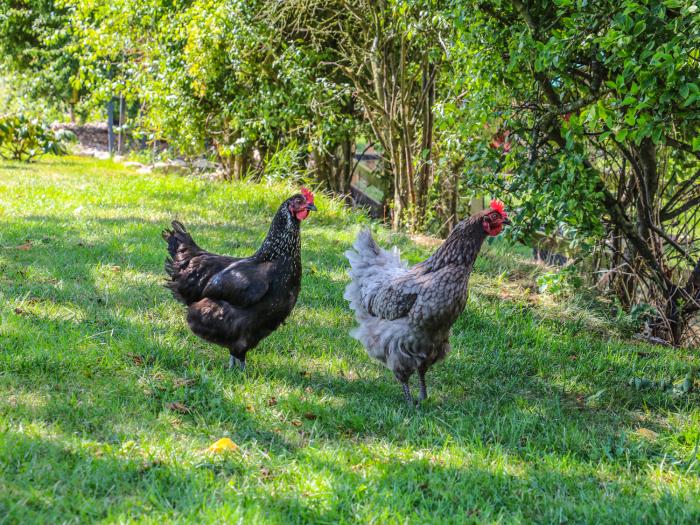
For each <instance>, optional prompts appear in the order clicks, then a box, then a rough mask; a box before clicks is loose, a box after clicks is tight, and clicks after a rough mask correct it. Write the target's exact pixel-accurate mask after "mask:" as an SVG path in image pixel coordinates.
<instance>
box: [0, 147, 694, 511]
mask: <svg viewBox="0 0 700 525" xmlns="http://www.w3.org/2000/svg"><path fill="white" fill-rule="evenodd" d="M290 193H291V190H290V188H288V187H283V186H263V185H251V184H225V183H216V182H208V181H203V180H197V179H193V178H184V177H178V176H173V175H145V176H144V175H137V174H136V173H135V172H134V171H133V170H130V169H128V168H125V167H122V166H120V165H118V164H114V163H111V162H106V161H95V160H85V159H78V158H62V159H52V158H46V159H43V160H41V161H39V162H37V163H35V164H32V165H23V164H17V163H1V164H0V523H22V524H28V523H76V522H85V523H95V522H99V523H127V522H128V523H137V522H138V523H159V524H160V523H164V522H167V523H170V522H179V523H186V522H187V523H234V522H245V523H280V524H291V523H329V524H330V523H356V522H361V523H369V522H371V523H380V524H386V523H407V522H413V523H484V522H486V523H621V524H622V523H624V524H628V523H688V524H697V523H699V522H700V455H699V454H698V440H699V438H700V408H699V404H700V403H699V401H700V394H698V393H697V392H695V393H691V394H689V395H685V396H680V397H672V396H669V395H667V394H664V393H661V392H658V391H654V390H648V391H640V392H637V391H635V390H634V389H633V388H631V387H629V386H628V385H627V383H628V380H629V379H630V378H632V377H646V378H649V379H653V380H658V379H664V378H669V377H670V378H673V379H681V378H682V377H683V376H684V374H685V373H686V371H687V369H688V367H689V365H692V364H694V363H695V364H697V363H698V360H697V355H698V353H697V350H695V351H694V352H693V351H689V350H674V349H667V348H661V347H652V346H648V345H640V344H633V343H630V342H626V341H624V340H621V339H619V338H618V337H616V336H615V332H614V331H613V330H612V327H611V326H609V325H608V324H607V323H606V322H605V321H604V320H602V319H600V318H598V317H599V316H596V314H595V313H594V311H592V310H591V309H589V308H586V307H585V306H583V302H582V300H570V301H568V302H567V301H562V302H561V303H557V302H556V301H554V300H553V299H551V298H549V297H547V296H540V295H538V294H537V293H536V292H533V291H532V290H533V289H534V285H533V284H532V275H533V272H536V271H538V270H537V268H536V267H534V265H532V264H531V263H529V262H528V261H527V260H526V259H527V258H526V253H527V252H526V251H524V250H523V249H521V248H516V247H512V246H508V245H507V244H506V242H505V241H503V240H499V241H496V242H494V243H491V244H490V245H488V246H486V247H485V249H484V251H483V252H482V255H481V256H480V259H479V262H478V264H477V267H476V270H475V273H474V275H473V276H472V284H471V294H470V299H469V302H468V305H467V309H466V311H465V312H464V314H463V315H462V316H461V318H460V319H459V321H458V322H457V324H456V325H455V327H454V336H453V340H452V341H453V345H452V346H453V353H452V354H451V355H449V356H448V358H447V360H446V361H444V362H443V363H440V364H439V365H437V366H435V367H434V368H433V369H432V370H431V372H429V374H428V388H429V395H430V399H429V400H428V402H427V403H426V404H425V405H424V406H422V407H421V408H420V409H418V410H411V409H409V408H408V407H406V406H405V405H404V402H403V397H402V394H401V389H400V387H399V385H398V383H397V382H396V381H395V380H394V379H393V376H392V375H391V374H390V372H388V371H387V370H385V369H384V368H382V367H381V366H380V365H378V364H377V363H375V362H373V361H371V360H370V359H369V358H368V357H367V356H366V354H365V352H364V350H363V349H362V348H361V346H360V345H359V343H358V342H357V341H355V340H354V339H352V338H350V336H349V335H348V331H349V330H350V328H351V327H352V325H353V319H352V316H351V313H350V311H349V309H348V307H347V305H346V303H345V301H344V300H343V299H342V291H343V289H344V287H345V284H346V282H347V276H346V269H347V261H346V260H345V258H344V256H343V252H344V251H345V250H346V249H347V248H348V247H349V245H350V243H351V241H352V239H353V238H354V236H355V234H356V233H357V231H358V229H359V227H360V226H361V225H365V224H367V220H366V219H364V218H362V217H361V216H360V215H357V214H353V213H351V212H348V211H346V210H344V209H343V208H342V207H341V206H340V205H338V204H337V203H334V202H332V201H329V200H328V199H324V198H321V197H319V198H318V199H317V200H318V204H319V210H320V211H319V212H318V213H317V214H313V215H312V216H311V218H310V219H309V220H308V221H306V222H305V223H304V225H303V227H302V230H303V231H302V246H303V266H304V281H303V287H302V292H301V296H300V298H299V301H298V303H297V308H296V309H295V311H294V313H293V314H292V316H291V317H290V319H289V320H288V322H287V323H286V324H285V325H284V326H283V327H281V328H280V329H279V330H278V331H276V332H275V333H274V334H273V335H272V336H270V337H269V338H268V339H266V340H265V341H263V343H262V344H261V345H260V346H259V347H258V348H257V349H255V350H254V351H252V352H251V353H250V354H249V358H248V365H249V370H248V371H247V372H246V373H245V374H243V373H240V372H228V371H227V370H225V365H226V364H227V361H228V356H227V353H226V351H225V350H223V349H221V348H218V347H215V346H213V345H210V344H207V343H205V342H203V341H201V340H199V339H197V338H196V337H195V336H193V335H192V334H191V333H190V332H189V330H188V328H187V325H186V323H185V320H184V315H183V308H182V307H181V305H179V304H178V303H176V302H175V301H174V300H173V299H172V297H170V295H169V294H168V292H167V290H166V289H165V288H163V287H162V286H161V285H162V283H163V278H164V274H163V260H164V257H165V244H164V243H163V241H162V240H161V238H160V231H161V229H162V228H163V227H164V226H166V225H167V224H168V223H169V222H170V220H171V219H173V218H178V219H180V220H181V221H182V222H184V223H185V225H187V226H188V227H189V229H190V231H191V232H192V234H193V236H194V237H195V239H196V240H197V242H198V243H199V244H201V245H202V246H203V247H205V248H207V249H209V250H212V251H218V252H223V253H232V254H239V255H243V254H250V253H252V252H253V251H254V250H255V249H256V248H257V246H258V244H259V243H260V242H261V240H262V239H263V237H264V235H265V233H266V231H267V227H268V224H269V220H270V219H271V217H272V215H273V213H274V211H275V210H276V208H277V206H278V205H279V203H280V202H281V200H283V198H286V196H288V195H289V194H290ZM380 238H381V240H382V241H383V242H384V243H387V244H388V243H391V242H394V243H398V244H399V245H400V246H401V247H402V250H403V251H404V253H405V255H406V257H407V258H408V259H410V260H411V261H412V262H416V261H418V260H420V258H422V257H424V256H425V255H426V254H427V253H428V251H429V250H430V249H429V248H425V247H421V246H419V245H416V244H414V243H412V242H411V241H410V240H408V239H406V238H403V237H398V236H396V237H392V236H391V235H390V234H389V233H386V232H383V231H382V233H380ZM693 354H694V355H693ZM414 388H415V386H414ZM696 390H697V389H696ZM225 436H228V437H230V438H231V439H232V440H233V441H234V442H235V443H236V444H237V445H238V447H239V448H238V450H237V451H235V452H231V453H226V454H218V455H213V454H211V453H209V452H208V451H207V448H208V446H209V445H211V444H212V443H213V442H214V441H216V440H217V439H219V438H221V437H225Z"/></svg>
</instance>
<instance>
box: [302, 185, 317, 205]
mask: <svg viewBox="0 0 700 525" xmlns="http://www.w3.org/2000/svg"><path fill="white" fill-rule="evenodd" d="M301 194H302V195H303V196H304V198H305V199H306V202H308V203H309V204H313V203H314V194H313V193H311V191H309V190H307V189H306V188H302V189H301Z"/></svg>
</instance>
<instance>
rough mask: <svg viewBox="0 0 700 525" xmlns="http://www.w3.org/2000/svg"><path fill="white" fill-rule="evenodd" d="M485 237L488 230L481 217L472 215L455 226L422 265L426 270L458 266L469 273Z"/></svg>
mask: <svg viewBox="0 0 700 525" xmlns="http://www.w3.org/2000/svg"><path fill="white" fill-rule="evenodd" d="M485 239H486V232H485V231H484V229H483V226H482V225H481V217H480V216H472V217H470V218H468V219H466V220H464V221H462V222H460V223H459V224H458V225H457V226H455V228H454V229H453V230H452V232H451V233H450V235H449V236H448V237H447V239H445V242H444V243H442V246H440V248H438V250H437V251H436V252H435V253H434V254H433V255H431V256H430V257H429V258H428V259H426V260H425V261H423V262H422V263H421V264H420V266H422V267H423V269H424V270H425V271H426V272H432V271H435V270H439V269H441V268H444V267H445V266H456V267H458V268H463V269H464V270H465V271H466V272H467V273H469V272H471V270H472V268H473V267H474V261H475V260H476V258H477V256H478V255H479V252H480V251H481V246H482V245H483V243H484V240H485Z"/></svg>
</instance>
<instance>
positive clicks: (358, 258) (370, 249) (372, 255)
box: [345, 229, 406, 277]
mask: <svg viewBox="0 0 700 525" xmlns="http://www.w3.org/2000/svg"><path fill="white" fill-rule="evenodd" d="M352 248H353V249H352V250H347V251H346V252H345V257H347V258H348V261H350V266H351V267H352V270H351V274H350V276H351V277H352V273H353V272H357V271H362V269H364V268H367V267H375V268H376V267H378V266H379V267H385V268H405V267H406V264H405V263H404V262H403V261H402V260H401V255H400V253H399V250H398V248H396V247H394V248H393V249H392V250H391V251H388V250H384V249H383V248H380V247H379V245H378V244H377V242H376V241H375V240H374V237H372V232H371V231H370V230H369V229H365V230H362V231H361V232H360V233H359V234H358V235H357V239H356V240H355V243H354V244H353V245H352Z"/></svg>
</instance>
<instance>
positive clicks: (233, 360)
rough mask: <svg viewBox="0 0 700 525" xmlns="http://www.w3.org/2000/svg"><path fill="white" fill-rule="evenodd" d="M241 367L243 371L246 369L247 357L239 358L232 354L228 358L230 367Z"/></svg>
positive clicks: (232, 368) (230, 368)
mask: <svg viewBox="0 0 700 525" xmlns="http://www.w3.org/2000/svg"><path fill="white" fill-rule="evenodd" d="M236 368H240V369H241V371H245V358H243V359H238V358H237V357H234V356H231V357H229V360H228V369H229V370H234V369H236Z"/></svg>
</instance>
